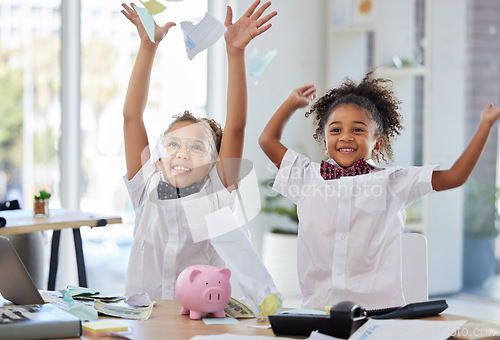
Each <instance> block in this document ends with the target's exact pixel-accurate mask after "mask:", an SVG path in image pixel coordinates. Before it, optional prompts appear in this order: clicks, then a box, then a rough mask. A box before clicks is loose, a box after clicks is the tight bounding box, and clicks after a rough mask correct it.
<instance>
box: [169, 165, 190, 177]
mask: <svg viewBox="0 0 500 340" xmlns="http://www.w3.org/2000/svg"><path fill="white" fill-rule="evenodd" d="M172 170H174V172H175V173H176V174H177V175H180V174H188V173H190V172H191V169H189V168H186V167H184V166H181V165H174V166H173V167H172Z"/></svg>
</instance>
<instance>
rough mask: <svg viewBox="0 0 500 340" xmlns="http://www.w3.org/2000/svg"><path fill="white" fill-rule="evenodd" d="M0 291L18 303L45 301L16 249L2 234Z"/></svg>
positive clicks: (0, 246)
mask: <svg viewBox="0 0 500 340" xmlns="http://www.w3.org/2000/svg"><path fill="white" fill-rule="evenodd" d="M0 293H1V294H2V296H3V297H4V298H5V299H7V300H9V301H11V302H12V303H15V304H17V305H30V304H43V303H44V301H43V298H42V296H41V295H40V293H39V292H38V290H37V289H36V286H35V284H34V283H33V280H31V277H30V275H29V274H28V271H27V270H26V268H25V267H24V265H23V263H22V262H21V259H20V258H19V256H18V255H17V252H16V250H15V249H14V247H13V246H12V244H11V243H10V241H9V239H8V238H6V237H3V236H0Z"/></svg>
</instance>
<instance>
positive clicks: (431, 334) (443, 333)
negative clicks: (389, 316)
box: [349, 319, 465, 340]
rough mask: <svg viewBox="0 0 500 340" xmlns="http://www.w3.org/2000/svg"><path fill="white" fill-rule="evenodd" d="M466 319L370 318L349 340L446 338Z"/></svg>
mask: <svg viewBox="0 0 500 340" xmlns="http://www.w3.org/2000/svg"><path fill="white" fill-rule="evenodd" d="M464 323H465V320H457V321H430V320H375V319H370V320H368V321H367V322H366V323H365V324H364V325H363V326H361V327H360V328H359V329H358V330H357V331H356V332H355V333H354V334H353V335H351V337H350V338H349V340H367V339H369V340H394V339H398V340H418V339H422V340H445V339H448V338H449V337H450V336H452V335H453V333H454V332H456V330H457V329H458V328H460V327H461V326H462V325H463V324H464Z"/></svg>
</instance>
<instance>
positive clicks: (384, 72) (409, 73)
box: [375, 66, 426, 78]
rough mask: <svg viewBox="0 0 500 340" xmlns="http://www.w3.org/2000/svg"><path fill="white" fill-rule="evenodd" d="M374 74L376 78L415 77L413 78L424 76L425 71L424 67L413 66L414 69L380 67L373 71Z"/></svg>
mask: <svg viewBox="0 0 500 340" xmlns="http://www.w3.org/2000/svg"><path fill="white" fill-rule="evenodd" d="M375 73H376V75H377V76H378V77H382V78H385V77H387V78H392V77H415V76H417V77H418V76H421V77H423V76H425V74H426V69H425V67H424V66H414V67H401V68H398V67H388V66H380V67H377V68H376V69H375Z"/></svg>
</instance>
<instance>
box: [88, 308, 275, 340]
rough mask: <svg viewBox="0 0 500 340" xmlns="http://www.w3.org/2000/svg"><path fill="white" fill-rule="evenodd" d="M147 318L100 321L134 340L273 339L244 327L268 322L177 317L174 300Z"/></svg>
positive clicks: (268, 333) (263, 331) (268, 331)
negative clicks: (114, 324)
mask: <svg viewBox="0 0 500 340" xmlns="http://www.w3.org/2000/svg"><path fill="white" fill-rule="evenodd" d="M154 301H156V305H155V306H154V307H153V312H152V313H151V316H150V317H149V319H148V320H146V321H138V320H126V319H120V318H113V317H106V316H101V317H100V319H112V320H113V321H116V322H118V323H120V324H124V325H126V326H127V327H129V330H130V329H132V330H133V332H134V339H139V340H142V339H168V340H180V339H182V340H186V339H187V340H189V339H190V338H191V337H193V336H195V335H207V334H224V333H231V334H239V335H263V336H274V333H273V331H272V329H271V328H269V329H262V328H252V327H248V326H252V325H253V326H257V325H258V326H262V325H269V322H268V321H262V322H261V321H258V320H257V319H238V321H239V322H240V323H239V324H237V325H206V324H205V323H204V322H203V320H191V319H190V318H189V315H181V305H180V303H179V302H178V301H172V300H157V299H154ZM81 339H88V340H94V339H116V338H108V337H102V338H101V337H100V338H91V337H85V336H82V337H81Z"/></svg>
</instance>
